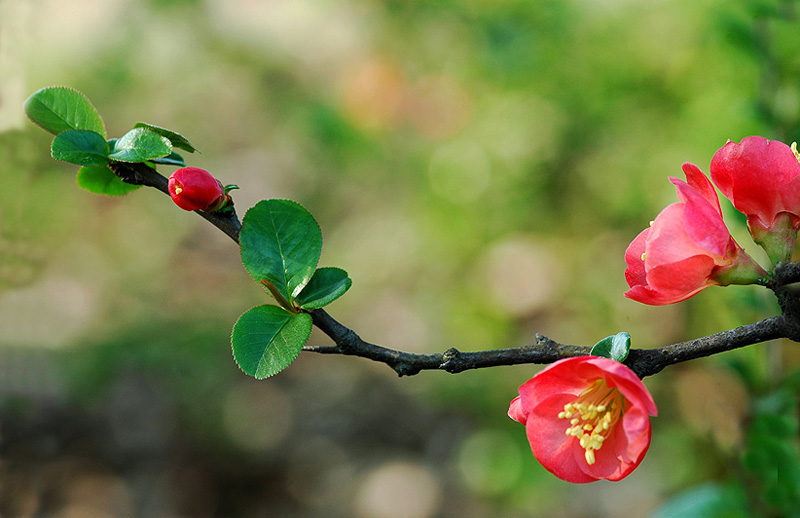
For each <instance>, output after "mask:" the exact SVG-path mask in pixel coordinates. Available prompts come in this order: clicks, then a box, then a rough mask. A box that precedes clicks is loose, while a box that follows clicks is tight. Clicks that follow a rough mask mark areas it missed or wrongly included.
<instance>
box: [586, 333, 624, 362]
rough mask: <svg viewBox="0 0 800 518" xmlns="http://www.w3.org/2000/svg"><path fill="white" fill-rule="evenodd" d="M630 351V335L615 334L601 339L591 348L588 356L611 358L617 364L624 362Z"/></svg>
mask: <svg viewBox="0 0 800 518" xmlns="http://www.w3.org/2000/svg"><path fill="white" fill-rule="evenodd" d="M630 350H631V335H629V334H628V333H626V332H624V331H623V332H621V333H617V334H615V335H613V336H607V337H606V338H603V339H602V340H600V341H599V342H597V343H596V344H594V347H592V350H591V352H590V353H589V354H591V355H592V356H602V357H604V358H611V359H612V360H615V361H618V362H624V361H625V358H627V357H628V352H629V351H630Z"/></svg>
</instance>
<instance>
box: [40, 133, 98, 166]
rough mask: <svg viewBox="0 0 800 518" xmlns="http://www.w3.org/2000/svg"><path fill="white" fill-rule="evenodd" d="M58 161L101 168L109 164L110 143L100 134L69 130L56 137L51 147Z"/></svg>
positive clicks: (52, 153)
mask: <svg viewBox="0 0 800 518" xmlns="http://www.w3.org/2000/svg"><path fill="white" fill-rule="evenodd" d="M50 152H51V155H52V156H53V158H55V159H56V160H63V161H64V162H70V163H72V164H78V165H92V166H101V165H105V164H107V163H108V143H106V139H105V137H103V136H102V135H100V134H99V133H95V132H94V131H88V130H67V131H65V132H63V133H60V134H58V135H56V138H54V139H53V143H52V145H51V146H50Z"/></svg>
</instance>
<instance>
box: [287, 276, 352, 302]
mask: <svg viewBox="0 0 800 518" xmlns="http://www.w3.org/2000/svg"><path fill="white" fill-rule="evenodd" d="M352 284H353V281H352V280H350V277H348V276H347V272H346V271H344V270H342V269H341V268H320V269H318V270H317V271H316V272H314V276H313V277H311V280H310V281H308V284H306V287H305V288H303V291H301V292H300V294H299V295H298V296H297V303H298V304H299V305H300V307H301V308H302V309H317V308H321V307H323V306H327V305H328V304H330V303H331V302H333V301H334V300H336V299H338V298H339V297H341V296H342V295H344V294H345V292H346V291H347V290H349V289H350V286H351V285H352Z"/></svg>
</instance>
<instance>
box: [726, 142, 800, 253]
mask: <svg viewBox="0 0 800 518" xmlns="http://www.w3.org/2000/svg"><path fill="white" fill-rule="evenodd" d="M797 160H798V159H797V156H796V155H795V153H794V152H793V150H792V148H790V147H789V146H787V145H786V144H784V143H783V142H778V141H777V140H767V139H765V138H764V137H757V136H754V137H746V138H743V139H742V141H741V142H739V143H736V142H730V141H729V142H728V143H727V144H725V145H724V146H723V147H722V148H721V149H720V150H719V151H717V152H716V153H715V154H714V158H712V159H711V178H712V180H714V183H715V184H716V185H717V187H719V190H720V191H722V193H723V194H724V195H725V196H727V197H728V198H730V199H731V201H732V202H733V206H734V207H736V208H737V209H739V210H740V211H742V212H744V213H745V214H746V215H747V224H748V226H749V227H750V234H751V235H752V236H753V239H754V240H755V242H756V243H758V244H759V245H761V246H762V247H763V248H764V249H765V250H766V251H767V254H768V255H769V257H770V259H772V262H773V263H775V264H777V263H779V262H784V261H789V260H791V258H792V252H793V251H794V244H795V239H796V237H797V231H798V229H800V163H798V161H797Z"/></svg>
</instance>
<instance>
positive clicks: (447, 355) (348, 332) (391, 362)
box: [113, 164, 800, 378]
mask: <svg viewBox="0 0 800 518" xmlns="http://www.w3.org/2000/svg"><path fill="white" fill-rule="evenodd" d="M113 169H114V172H115V173H116V174H117V175H118V176H119V177H120V178H122V179H123V180H124V181H126V182H128V183H132V184H136V185H147V186H150V187H155V188H156V189H158V190H159V191H161V192H163V193H165V194H169V192H168V190H167V179H166V178H164V177H163V176H162V175H161V174H159V173H158V172H156V171H155V170H154V169H152V168H150V167H147V166H146V165H143V164H124V165H122V164H115V167H114V168H113ZM196 212H197V213H198V214H200V215H201V216H202V217H204V218H205V219H206V220H208V221H209V222H210V223H211V224H212V225H214V226H216V227H217V228H219V229H220V230H222V231H223V232H224V233H225V234H227V235H228V236H229V237H230V238H231V239H233V240H234V241H235V242H237V243H238V242H239V231H240V230H241V223H240V222H239V219H238V218H237V216H236V213H235V212H234V211H230V212H224V213H207V212H201V211H196ZM797 283H800V264H798V263H788V264H782V265H778V267H777V268H776V269H775V279H774V281H773V282H772V283H771V284H770V286H769V287H770V288H771V289H772V290H773V291H774V292H775V294H776V296H777V297H778V301H779V302H780V305H781V308H782V310H783V314H782V315H779V316H775V317H771V318H767V319H765V320H761V321H759V322H754V323H752V324H747V325H744V326H741V327H737V328H735V329H731V330H729V331H723V332H721V333H716V334H713V335H709V336H705V337H702V338H697V339H694V340H689V341H687V342H681V343H677V344H673V345H667V346H664V347H658V348H655V349H631V351H630V354H629V356H628V358H627V360H625V364H626V365H628V366H629V367H630V368H631V369H632V370H633V371H634V372H635V373H636V374H637V375H638V376H639V377H640V378H643V377H645V376H650V375H652V374H656V373H657V372H660V371H661V370H662V369H664V367H667V366H669V365H674V364H676V363H680V362H684V361H687V360H693V359H696V358H701V357H704V356H710V355H713V354H718V353H721V352H725V351H731V350H733V349H738V348H741V347H746V346H748V345H753V344H757V343H761V342H766V341H769V340H775V339H778V338H789V339H791V340H794V341H800V286H796V284H797ZM311 317H312V319H313V322H314V325H315V326H317V327H318V328H319V329H320V330H322V332H324V333H325V334H326V335H328V337H330V338H331V340H333V342H334V344H336V345H332V346H306V347H304V348H303V351H306V352H313V353H319V354H344V355H352V356H360V357H362V358H367V359H370V360H373V361H377V362H382V363H385V364H386V365H388V366H389V367H391V368H392V369H393V370H394V371H395V372H396V373H397V374H398V375H400V376H411V375H414V374H418V373H419V372H421V371H423V370H444V371H447V372H449V373H452V374H455V373H459V372H464V371H466V370H471V369H482V368H486V367H497V366H501V365H519V364H531V363H534V364H545V363H552V362H554V361H556V360H559V359H561V358H567V357H570V356H583V355H587V354H589V351H590V350H591V348H590V347H587V346H579V345H566V344H561V343H558V342H555V341H553V340H551V339H549V338H547V337H544V336H541V335H538V334H537V335H536V343H535V344H533V345H525V346H522V347H514V348H509V349H494V350H486V351H471V352H462V351H459V350H457V349H455V348H450V349H447V350H446V351H444V352H443V353H431V354H419V353H409V352H404V351H399V350H395V349H389V348H387V347H383V346H380V345H376V344H372V343H369V342H366V341H364V340H362V339H361V337H359V336H358V334H356V332H355V331H353V330H352V329H350V328H348V327H346V326H344V325H342V324H341V323H339V322H338V321H337V320H336V319H334V318H333V317H332V316H330V315H329V314H328V313H327V312H326V311H325V310H323V309H317V310H314V311H312V312H311Z"/></svg>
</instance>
